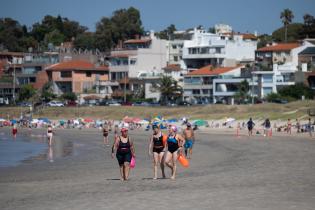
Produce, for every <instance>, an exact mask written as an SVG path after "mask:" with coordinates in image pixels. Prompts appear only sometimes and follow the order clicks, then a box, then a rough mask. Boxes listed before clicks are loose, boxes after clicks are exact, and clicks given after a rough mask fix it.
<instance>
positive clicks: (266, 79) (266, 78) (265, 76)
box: [263, 74, 273, 83]
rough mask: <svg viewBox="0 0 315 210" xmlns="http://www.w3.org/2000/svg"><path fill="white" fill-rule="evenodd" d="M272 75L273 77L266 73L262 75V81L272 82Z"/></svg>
mask: <svg viewBox="0 0 315 210" xmlns="http://www.w3.org/2000/svg"><path fill="white" fill-rule="evenodd" d="M272 77H273V76H272V75H268V74H266V75H263V82H264V83H272V81H273V79H272Z"/></svg>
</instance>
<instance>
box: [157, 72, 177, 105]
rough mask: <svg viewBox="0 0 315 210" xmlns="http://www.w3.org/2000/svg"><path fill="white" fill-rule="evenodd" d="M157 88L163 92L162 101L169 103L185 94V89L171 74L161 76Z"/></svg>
mask: <svg viewBox="0 0 315 210" xmlns="http://www.w3.org/2000/svg"><path fill="white" fill-rule="evenodd" d="M157 89H158V90H159V91H160V92H161V101H162V103H165V104H167V103H168V102H169V101H170V100H176V99H178V98H180V97H181V96H182V94H183V89H182V87H180V86H179V85H178V83H177V81H176V80H174V79H173V78H172V77H169V76H162V77H161V78H160V81H159V84H158V85H157Z"/></svg>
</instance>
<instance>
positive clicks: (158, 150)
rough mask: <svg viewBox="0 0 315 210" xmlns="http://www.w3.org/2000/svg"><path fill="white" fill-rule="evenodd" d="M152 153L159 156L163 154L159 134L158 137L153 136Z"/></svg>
mask: <svg viewBox="0 0 315 210" xmlns="http://www.w3.org/2000/svg"><path fill="white" fill-rule="evenodd" d="M153 152H156V153H158V154H160V153H161V152H164V145H163V135H162V134H161V136H160V137H155V136H153Z"/></svg>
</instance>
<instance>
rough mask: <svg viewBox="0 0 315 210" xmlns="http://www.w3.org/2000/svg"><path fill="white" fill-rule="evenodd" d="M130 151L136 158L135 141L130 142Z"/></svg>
mask: <svg viewBox="0 0 315 210" xmlns="http://www.w3.org/2000/svg"><path fill="white" fill-rule="evenodd" d="M130 150H131V155H132V156H133V157H136V149H135V145H134V143H133V141H130Z"/></svg>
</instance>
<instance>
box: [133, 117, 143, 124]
mask: <svg viewBox="0 0 315 210" xmlns="http://www.w3.org/2000/svg"><path fill="white" fill-rule="evenodd" d="M140 121H141V119H140V118H137V117H136V118H133V119H132V122H134V123H138V122H140Z"/></svg>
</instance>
